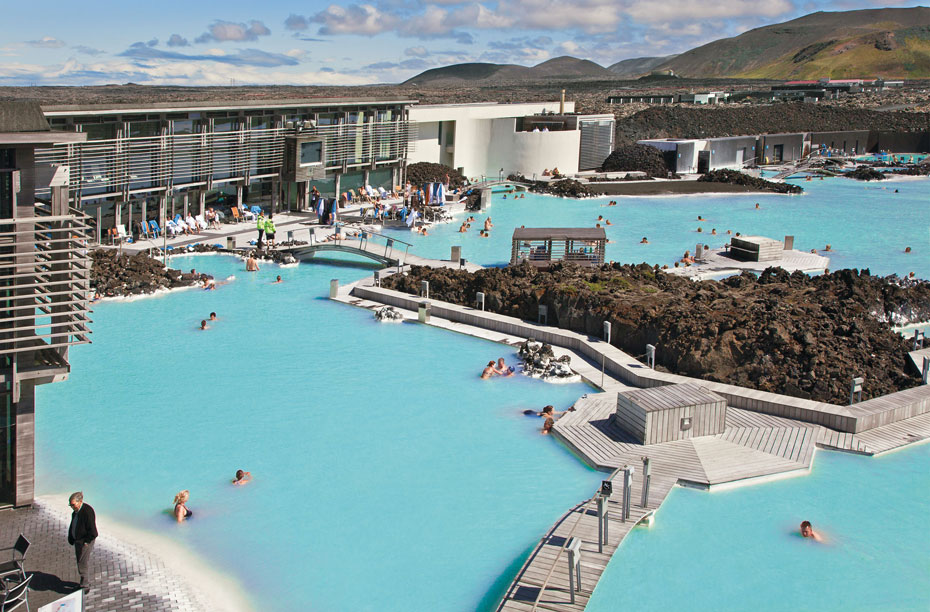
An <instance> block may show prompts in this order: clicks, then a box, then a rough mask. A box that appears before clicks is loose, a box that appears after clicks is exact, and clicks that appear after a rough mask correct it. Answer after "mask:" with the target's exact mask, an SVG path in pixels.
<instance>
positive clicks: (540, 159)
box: [483, 119, 581, 177]
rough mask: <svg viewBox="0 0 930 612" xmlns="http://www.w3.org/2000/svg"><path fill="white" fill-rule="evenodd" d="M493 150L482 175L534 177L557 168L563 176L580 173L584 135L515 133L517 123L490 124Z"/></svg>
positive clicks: (576, 133)
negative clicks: (500, 173) (500, 174)
mask: <svg viewBox="0 0 930 612" xmlns="http://www.w3.org/2000/svg"><path fill="white" fill-rule="evenodd" d="M491 124H492V125H491V146H490V150H489V153H488V165H487V170H486V171H485V172H483V174H487V175H490V176H497V174H498V173H499V172H500V169H501V168H503V169H504V176H505V177H506V176H507V175H508V174H511V173H514V172H518V173H520V174H523V175H525V176H529V177H531V176H532V175H533V174H537V175H542V173H543V170H545V169H547V168H548V169H549V170H552V169H553V168H558V169H559V172H561V173H562V174H575V173H576V172H578V157H579V155H580V150H581V132H580V131H579V130H570V131H564V132H515V131H514V129H515V127H516V120H515V119H495V120H494V121H492V122H491Z"/></svg>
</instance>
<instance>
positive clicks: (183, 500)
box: [174, 489, 194, 523]
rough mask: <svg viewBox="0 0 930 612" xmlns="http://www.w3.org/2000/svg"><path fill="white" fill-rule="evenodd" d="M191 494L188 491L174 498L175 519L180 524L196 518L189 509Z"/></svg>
mask: <svg viewBox="0 0 930 612" xmlns="http://www.w3.org/2000/svg"><path fill="white" fill-rule="evenodd" d="M190 496H191V492H190V491H188V490H187V489H184V490H183V491H181V492H179V493H178V494H177V495H175V496H174V518H175V520H177V522H179V523H183V522H184V521H186V520H187V519H189V518H191V517H193V516H194V513H193V512H192V511H191V509H190V508H188V507H187V500H188V499H190Z"/></svg>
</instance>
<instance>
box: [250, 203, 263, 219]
mask: <svg viewBox="0 0 930 612" xmlns="http://www.w3.org/2000/svg"><path fill="white" fill-rule="evenodd" d="M250 210H251V211H252V214H253V215H255V216H258V215H260V214H262V207H261V206H257V205H253V206H252V208H251V209H250Z"/></svg>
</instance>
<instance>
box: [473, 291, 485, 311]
mask: <svg viewBox="0 0 930 612" xmlns="http://www.w3.org/2000/svg"><path fill="white" fill-rule="evenodd" d="M475 308H477V309H478V310H484V292H482V291H479V292H478V293H476V294H475Z"/></svg>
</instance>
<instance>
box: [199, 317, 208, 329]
mask: <svg viewBox="0 0 930 612" xmlns="http://www.w3.org/2000/svg"><path fill="white" fill-rule="evenodd" d="M200 329H201V331H205V330H206V329H207V320H206V319H204V320H203V321H201V322H200Z"/></svg>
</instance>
